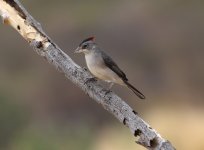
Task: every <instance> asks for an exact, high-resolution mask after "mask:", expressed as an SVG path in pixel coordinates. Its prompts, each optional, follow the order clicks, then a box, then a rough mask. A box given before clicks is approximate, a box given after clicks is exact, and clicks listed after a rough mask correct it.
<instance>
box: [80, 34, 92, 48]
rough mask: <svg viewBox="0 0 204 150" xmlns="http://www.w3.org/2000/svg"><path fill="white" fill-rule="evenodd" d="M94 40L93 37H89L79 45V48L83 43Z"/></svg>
mask: <svg viewBox="0 0 204 150" xmlns="http://www.w3.org/2000/svg"><path fill="white" fill-rule="evenodd" d="M94 39H95V37H94V36H91V37H89V38H87V39H85V40H83V41H82V42H81V43H80V44H79V46H81V45H82V44H83V43H85V42H88V41H93V40H94Z"/></svg>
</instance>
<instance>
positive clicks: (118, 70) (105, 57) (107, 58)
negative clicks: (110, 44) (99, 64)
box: [102, 52, 128, 81]
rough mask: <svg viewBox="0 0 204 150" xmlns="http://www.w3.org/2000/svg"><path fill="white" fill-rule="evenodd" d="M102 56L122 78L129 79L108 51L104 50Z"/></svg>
mask: <svg viewBox="0 0 204 150" xmlns="http://www.w3.org/2000/svg"><path fill="white" fill-rule="evenodd" d="M102 57H103V60H104V63H105V64H106V65H107V66H108V67H109V68H110V69H111V70H112V71H113V72H115V73H116V74H117V75H118V76H119V77H120V78H121V79H122V80H124V81H128V79H127V77H126V75H125V73H124V72H123V71H122V70H121V69H120V68H119V67H118V65H117V64H116V63H115V62H114V61H113V59H112V58H111V57H109V56H108V55H107V54H106V53H104V52H102Z"/></svg>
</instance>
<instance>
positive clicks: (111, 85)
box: [108, 82, 114, 91]
mask: <svg viewBox="0 0 204 150" xmlns="http://www.w3.org/2000/svg"><path fill="white" fill-rule="evenodd" d="M113 85H114V83H113V82H111V83H110V85H109V88H108V91H110V90H111V88H112V87H113Z"/></svg>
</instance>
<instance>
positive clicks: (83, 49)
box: [74, 37, 96, 54]
mask: <svg viewBox="0 0 204 150" xmlns="http://www.w3.org/2000/svg"><path fill="white" fill-rule="evenodd" d="M94 39H95V38H94V37H89V38H86V39H85V40H83V41H82V42H81V43H80V44H79V46H78V47H77V49H76V50H75V51H74V52H75V53H84V54H87V53H90V52H91V51H93V50H94V48H95V47H96V43H95V42H94Z"/></svg>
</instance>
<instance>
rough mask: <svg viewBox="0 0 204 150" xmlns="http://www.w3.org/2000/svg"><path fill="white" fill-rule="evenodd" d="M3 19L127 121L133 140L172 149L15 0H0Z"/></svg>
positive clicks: (159, 149)
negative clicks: (51, 37) (61, 46)
mask: <svg viewBox="0 0 204 150" xmlns="http://www.w3.org/2000/svg"><path fill="white" fill-rule="evenodd" d="M0 15H1V17H2V19H3V23H5V24H7V25H10V26H12V27H13V28H14V29H16V31H17V32H19V33H20V34H21V35H22V37H23V38H24V39H25V40H26V41H28V43H29V44H30V45H31V46H32V47H33V48H34V50H35V51H36V52H37V53H38V54H39V55H40V56H42V57H44V58H46V60H47V61H48V62H49V63H50V64H52V65H54V66H55V68H56V69H57V70H59V71H60V72H62V73H64V74H65V76H66V77H67V78H68V79H69V80H71V81H72V82H73V83H74V84H75V85H77V86H78V87H79V88H81V89H82V90H83V91H84V92H85V93H86V94H88V95H89V96H90V97H91V98H92V99H93V100H95V101H96V102H97V103H99V104H101V105H102V106H103V108H105V109H106V110H107V111H109V112H110V113H111V114H112V115H114V116H115V117H116V118H117V119H118V120H119V121H120V122H121V123H123V124H124V125H126V126H127V127H128V128H129V129H130V131H131V132H132V134H133V135H134V136H135V137H139V139H138V141H136V143H138V144H140V145H142V146H144V147H146V148H147V149H150V150H174V148H173V146H172V145H171V143H170V142H169V141H167V140H165V139H164V138H162V137H161V136H160V135H159V133H157V132H156V131H155V130H154V129H152V128H151V127H150V126H149V125H148V124H147V123H146V122H145V121H143V120H142V118H140V117H139V116H138V115H137V113H136V112H135V111H134V110H133V109H132V108H131V107H130V106H129V105H127V104H126V103H125V102H124V101H123V100H122V99H121V98H120V97H118V96H117V95H116V94H115V93H113V92H109V93H107V90H106V89H104V88H103V87H102V86H101V85H99V84H98V83H97V82H96V81H95V80H89V79H90V78H93V77H92V76H91V74H90V73H89V72H88V71H87V70H86V69H83V68H81V67H80V66H79V65H77V64H76V63H75V62H74V61H73V60H72V59H71V58H70V57H69V56H68V55H67V54H65V53H64V52H63V51H62V50H61V49H60V48H59V47H58V46H57V45H56V44H55V43H54V42H53V41H52V40H51V39H50V38H49V37H48V36H47V35H46V34H45V33H44V31H43V30H42V28H41V25H40V24H39V23H38V22H37V21H35V20H34V19H33V17H32V16H31V15H30V14H29V13H28V12H27V11H26V10H25V8H24V7H23V6H22V5H21V4H20V2H19V1H18V0H0Z"/></svg>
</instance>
